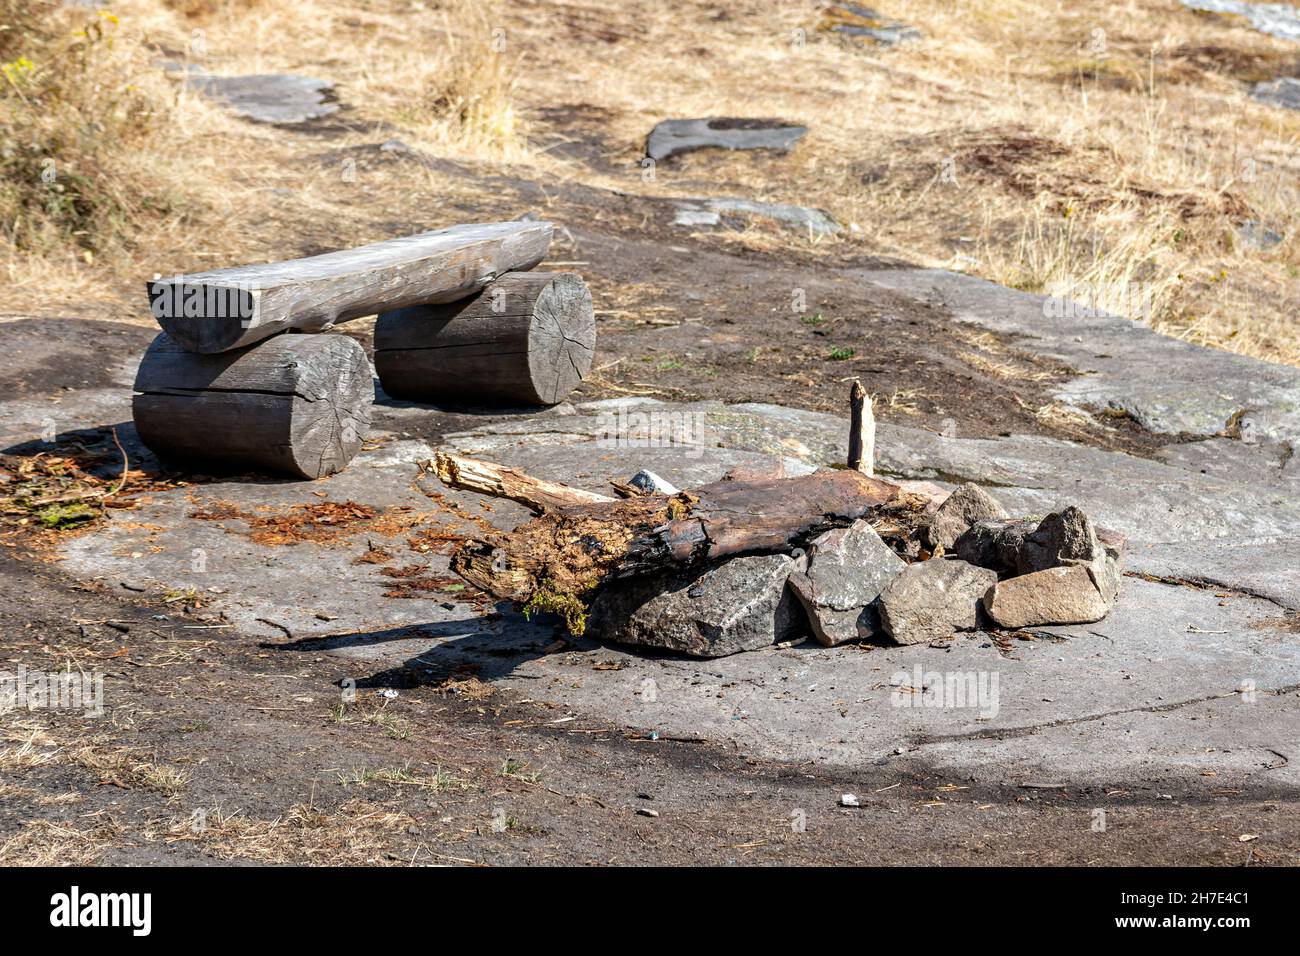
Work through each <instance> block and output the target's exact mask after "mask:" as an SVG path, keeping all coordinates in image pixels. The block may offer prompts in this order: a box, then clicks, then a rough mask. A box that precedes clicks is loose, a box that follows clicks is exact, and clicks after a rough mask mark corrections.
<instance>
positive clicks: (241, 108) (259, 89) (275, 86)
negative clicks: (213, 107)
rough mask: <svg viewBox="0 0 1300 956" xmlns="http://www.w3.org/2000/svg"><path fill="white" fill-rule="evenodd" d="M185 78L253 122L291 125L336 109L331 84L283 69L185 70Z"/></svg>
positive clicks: (191, 84) (194, 87)
mask: <svg viewBox="0 0 1300 956" xmlns="http://www.w3.org/2000/svg"><path fill="white" fill-rule="evenodd" d="M185 82H186V84H187V85H188V86H190V87H192V88H193V89H195V90H198V91H199V92H200V93H202V94H203V95H204V96H206V97H208V99H211V100H216V101H218V102H220V103H222V104H224V105H225V106H227V107H229V108H230V110H231V112H233V113H234V114H235V115H236V116H242V117H243V118H244V119H247V120H252V121H253V122H255V123H271V124H274V125H276V126H294V125H297V124H299V123H306V122H308V121H310V120H316V119H321V118H322V117H325V116H329V115H330V114H331V113H335V112H337V111H338V108H339V104H338V103H337V102H335V101H334V84H333V83H330V82H328V81H327V80H318V79H314V78H313V77H310V76H298V75H295V74H286V73H267V74H255V75H252V76H213V75H212V74H210V73H206V72H200V71H196V70H194V69H193V68H191V69H189V70H187V71H186V76H185Z"/></svg>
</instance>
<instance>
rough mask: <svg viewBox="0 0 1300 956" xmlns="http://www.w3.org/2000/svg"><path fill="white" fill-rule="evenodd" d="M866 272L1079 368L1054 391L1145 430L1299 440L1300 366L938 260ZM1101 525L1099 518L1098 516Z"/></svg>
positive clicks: (895, 288)
mask: <svg viewBox="0 0 1300 956" xmlns="http://www.w3.org/2000/svg"><path fill="white" fill-rule="evenodd" d="M859 275H861V276H862V278H864V279H866V280H868V281H870V282H874V283H877V284H878V285H881V286H884V287H885V288H888V289H891V290H893V291H895V292H899V293H902V294H904V295H907V296H909V297H911V298H914V299H916V300H918V301H922V302H928V303H931V304H932V305H937V306H940V307H943V308H946V309H948V310H949V311H951V313H952V316H953V318H954V319H955V320H956V321H959V322H968V323H971V324H973V325H977V326H980V327H982V328H987V329H991V330H993V331H995V332H1001V333H1007V334H1012V335H1017V336H1020V337H1021V339H1020V342H1019V343H1018V344H1019V345H1020V346H1021V347H1023V348H1028V349H1030V350H1032V351H1035V352H1037V353H1039V354H1040V355H1044V356H1048V357H1051V358H1054V359H1056V360H1058V361H1060V362H1061V363H1062V364H1063V365H1065V366H1068V367H1070V368H1073V369H1074V370H1076V371H1077V372H1078V373H1079V374H1078V375H1077V376H1075V377H1072V378H1070V379H1068V380H1067V381H1065V382H1064V383H1062V384H1061V385H1060V386H1058V387H1057V391H1056V396H1057V397H1058V398H1059V399H1060V400H1061V401H1063V402H1066V403H1068V404H1072V405H1079V406H1093V407H1098V408H1112V409H1116V410H1120V411H1124V412H1126V413H1127V414H1129V415H1130V416H1131V417H1132V418H1133V419H1134V421H1136V422H1137V423H1138V424H1140V425H1141V426H1142V427H1143V428H1146V429H1147V430H1148V431H1152V432H1155V433H1157V434H1167V435H1171V436H1178V435H1181V434H1184V433H1186V434H1191V435H1200V436H1205V437H1209V436H1213V435H1216V434H1218V433H1220V432H1222V431H1224V430H1225V429H1228V428H1229V427H1232V428H1235V429H1240V430H1243V431H1244V432H1248V433H1250V434H1252V435H1253V436H1254V437H1255V439H1256V440H1257V441H1259V442H1266V441H1300V369H1297V368H1292V367H1290V366H1285V365H1275V364H1273V363H1271V362H1264V361H1261V360H1259V359H1252V358H1248V357H1247V356H1244V355H1234V354H1232V353H1229V352H1222V351H1218V350H1215V349H1207V348H1202V347H1200V346H1197V345H1193V344H1191V343H1189V342H1181V341H1179V340H1177V339H1172V338H1169V337H1167V336H1163V335H1160V334H1159V333H1157V332H1155V331H1153V330H1152V329H1151V328H1149V327H1147V326H1144V325H1139V324H1138V323H1137V322H1134V321H1132V320H1130V319H1128V318H1125V317H1123V316H1118V315H1111V314H1109V313H1104V312H1100V311H1097V310H1095V309H1092V308H1089V307H1088V306H1087V304H1086V303H1075V302H1069V301H1067V300H1064V299H1052V298H1049V297H1048V296H1043V295H1035V294H1032V293H1028V292H1020V291H1017V290H1015V289H1008V288H1005V287H1004V286H1000V285H997V284H995V283H992V282H987V281H985V280H983V279H976V278H974V277H971V276H964V275H960V274H958V273H954V272H946V271H944V270H942V269H892V270H864V271H862V272H860V273H859ZM1102 523H1103V524H1104V523H1105V522H1102Z"/></svg>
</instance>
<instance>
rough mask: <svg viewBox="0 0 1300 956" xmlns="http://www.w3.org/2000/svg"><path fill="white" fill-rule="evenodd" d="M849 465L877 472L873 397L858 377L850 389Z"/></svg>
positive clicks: (867, 471)
mask: <svg viewBox="0 0 1300 956" xmlns="http://www.w3.org/2000/svg"><path fill="white" fill-rule="evenodd" d="M848 465H849V467H850V468H852V469H854V470H855V471H860V472H862V473H863V474H864V475H874V474H875V473H876V414H875V410H874V409H873V408H872V407H871V397H870V396H869V395H867V391H866V389H864V388H863V387H862V383H861V382H859V381H858V380H857V379H854V381H853V387H852V388H851V389H850V390H849V461H848Z"/></svg>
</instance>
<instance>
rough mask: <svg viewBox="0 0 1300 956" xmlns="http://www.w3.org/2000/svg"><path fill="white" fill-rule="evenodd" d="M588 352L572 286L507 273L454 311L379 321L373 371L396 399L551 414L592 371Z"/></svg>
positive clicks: (592, 327) (570, 278)
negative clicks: (538, 409) (532, 408)
mask: <svg viewBox="0 0 1300 956" xmlns="http://www.w3.org/2000/svg"><path fill="white" fill-rule="evenodd" d="M595 346H596V318H595V313H594V312H593V310H592V302H591V292H590V291H589V290H588V289H587V285H586V283H585V282H583V281H582V278H581V277H580V276H578V275H575V274H574V273H567V272H564V273H548V272H511V273H507V274H505V275H503V276H501V277H500V278H499V279H497V280H496V281H495V282H493V283H491V284H490V285H488V286H487V287H486V288H484V289H483V290H482V292H480V293H479V294H478V295H475V296H473V297H472V298H468V299H465V300H462V301H460V302H453V303H449V304H445V305H427V306H416V307H413V308H409V309H399V310H396V311H393V312H385V313H383V314H381V315H380V316H379V321H378V322H377V323H376V325H375V370H376V371H377V372H378V374H379V381H380V384H381V385H382V386H383V389H384V391H386V392H387V393H388V394H390V395H392V396H394V397H395V398H403V399H409V400H411V401H426V402H441V403H447V404H459V405H554V404H556V403H558V402H561V401H563V400H564V398H565V396H566V395H568V394H569V393H570V392H571V391H573V389H574V388H576V387H577V385H578V384H579V383H580V382H581V381H582V379H583V377H584V376H585V375H586V374H587V372H588V371H589V370H590V369H591V362H592V358H593V356H594V354H595Z"/></svg>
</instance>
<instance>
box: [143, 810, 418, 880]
mask: <svg viewBox="0 0 1300 956" xmlns="http://www.w3.org/2000/svg"><path fill="white" fill-rule="evenodd" d="M414 824H415V820H414V818H413V817H411V816H410V815H409V814H406V813H404V812H402V811H400V810H395V809H393V808H391V807H386V806H383V805H381V804H374V803H369V802H367V801H364V800H349V801H348V802H346V803H343V804H341V805H339V807H338V808H337V809H335V810H333V811H329V810H323V809H320V808H317V807H314V806H312V805H310V804H295V805H294V806H292V807H290V808H289V809H288V810H287V811H286V812H285V813H284V814H283V815H281V816H278V817H275V818H273V819H259V818H254V817H249V816H245V815H244V814H242V813H239V812H229V811H225V810H223V809H221V808H213V809H211V810H208V811H205V812H204V813H202V814H201V815H195V814H191V815H189V816H186V817H182V818H178V819H176V820H174V821H172V823H171V825H170V827H169V828H168V829H167V831H166V833H165V834H164V836H163V838H164V840H165V841H166V842H167V843H181V842H193V843H195V844H197V845H198V846H199V847H200V848H201V849H202V850H203V852H205V853H207V854H208V855H210V856H213V857H215V858H216V859H219V860H251V861H255V862H258V863H275V864H285V863H292V864H296V865H299V866H392V865H399V864H400V863H401V862H404V861H399V860H396V859H394V858H393V857H392V856H391V855H389V853H388V852H387V850H388V848H389V847H391V846H392V845H393V843H394V842H395V840H396V839H397V838H399V837H400V836H401V835H402V834H403V833H405V832H406V830H407V829H408V828H409V827H411V826H413V825H414Z"/></svg>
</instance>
